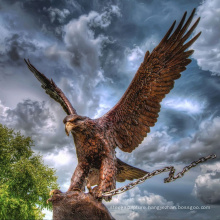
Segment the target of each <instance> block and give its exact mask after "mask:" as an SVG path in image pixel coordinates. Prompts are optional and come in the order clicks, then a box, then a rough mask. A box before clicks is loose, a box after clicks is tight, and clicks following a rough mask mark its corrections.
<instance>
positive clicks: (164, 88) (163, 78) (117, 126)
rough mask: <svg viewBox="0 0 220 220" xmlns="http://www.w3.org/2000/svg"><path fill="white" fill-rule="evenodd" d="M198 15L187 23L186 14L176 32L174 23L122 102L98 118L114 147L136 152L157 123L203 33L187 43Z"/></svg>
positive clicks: (146, 61)
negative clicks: (163, 106)
mask: <svg viewBox="0 0 220 220" xmlns="http://www.w3.org/2000/svg"><path fill="white" fill-rule="evenodd" d="M194 13H195V9H194V10H193V11H192V13H191V15H190V17H189V18H188V20H187V21H186V22H185V18H186V12H185V14H184V15H183V18H182V20H181V21H180V23H179V25H178V26H177V28H176V29H175V30H174V31H173V29H174V26H175V22H174V23H173V25H172V26H171V27H170V29H169V30H168V32H167V33H166V35H165V36H164V38H163V39H162V41H161V42H160V43H159V45H158V46H157V47H156V48H155V49H154V50H153V51H152V53H149V51H148V52H147V53H146V55H145V57H144V61H143V63H142V64H141V66H140V67H139V69H138V71H137V73H136V75H135V76H134V78H133V80H132V82H131V84H130V85H129V87H128V89H127V90H126V92H125V93H124V95H123V96H122V98H121V99H120V100H119V102H118V103H117V104H116V105H115V106H114V107H113V108H112V109H111V110H110V111H109V112H107V113H106V114H105V115H104V116H102V117H101V118H99V119H98V122H99V123H100V124H101V125H102V126H104V127H106V128H107V129H108V130H110V133H109V136H111V140H112V141H111V142H112V144H113V145H115V146H118V147H119V148H120V149H121V150H123V151H125V152H132V151H133V150H134V149H135V148H136V147H137V146H138V145H139V144H140V143H141V142H142V141H143V139H144V137H146V135H147V133H148V132H149V131H150V127H152V126H154V124H155V123H156V121H157V118H158V113H159V112H160V102H161V101H162V99H163V98H164V97H165V95H166V94H168V93H169V92H170V90H171V89H172V88H173V86H174V80H176V79H178V78H179V77H180V76H181V75H180V73H181V72H182V71H184V70H185V69H186V66H187V65H188V64H189V63H190V62H191V60H190V59H188V57H189V56H190V55H191V54H192V53H193V50H188V51H186V49H187V48H189V47H190V46H191V45H192V44H193V43H194V42H195V41H196V39H197V38H198V37H199V35H200V34H201V32H200V33H198V34H197V35H196V36H195V37H193V38H192V39H191V40H189V41H188V42H186V41H187V39H188V38H189V36H190V35H191V33H192V32H193V31H194V29H195V28H196V26H197V24H198V22H199V19H200V18H198V19H197V20H196V22H195V23H194V24H193V25H192V27H191V28H190V29H189V30H188V31H187V29H188V27H189V25H190V23H191V21H192V18H193V15H194ZM184 22H185V24H184ZM186 31H187V32H186ZM172 32H173V33H172ZM171 33H172V34H171Z"/></svg>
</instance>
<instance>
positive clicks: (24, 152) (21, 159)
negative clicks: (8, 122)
mask: <svg viewBox="0 0 220 220" xmlns="http://www.w3.org/2000/svg"><path fill="white" fill-rule="evenodd" d="M32 146H33V141H32V140H31V138H30V137H24V136H22V135H21V134H20V133H15V132H14V131H13V130H12V129H8V128H7V127H5V126H3V125H1V124H0V219H2V220H3V219H5V220H6V219H10V220H13V219H16V220H20V219H21V220H24V219H43V216H44V215H43V214H42V212H41V210H42V209H43V208H47V209H51V205H50V204H47V202H46V201H47V199H48V197H49V192H50V191H51V190H52V189H57V188H58V185H57V183H56V181H57V177H56V176H54V174H55V170H53V169H51V168H49V167H48V166H46V165H44V164H43V160H42V157H41V156H40V155H38V154H35V153H34V152H33V151H32V150H31V147H32Z"/></svg>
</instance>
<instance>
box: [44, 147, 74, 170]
mask: <svg viewBox="0 0 220 220" xmlns="http://www.w3.org/2000/svg"><path fill="white" fill-rule="evenodd" d="M44 161H45V162H46V163H47V164H51V165H52V166H53V167H54V168H56V169H61V167H65V166H71V165H72V164H73V163H74V161H75V163H76V157H75V155H73V154H72V153H71V152H70V150H69V149H68V148H67V147H64V148H62V149H59V151H57V152H52V153H47V154H45V155H44Z"/></svg>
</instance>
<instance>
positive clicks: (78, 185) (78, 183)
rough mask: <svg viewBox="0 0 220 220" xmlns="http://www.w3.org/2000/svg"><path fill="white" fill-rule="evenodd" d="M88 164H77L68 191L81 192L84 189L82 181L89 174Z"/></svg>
mask: <svg viewBox="0 0 220 220" xmlns="http://www.w3.org/2000/svg"><path fill="white" fill-rule="evenodd" d="M89 168H90V166H89V163H87V162H81V163H78V165H77V167H76V169H75V171H74V173H73V176H72V178H71V183H70V187H69V189H68V191H74V190H83V188H84V185H83V183H84V180H85V178H86V176H87V175H88V173H89Z"/></svg>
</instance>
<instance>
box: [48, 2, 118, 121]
mask: <svg viewBox="0 0 220 220" xmlns="http://www.w3.org/2000/svg"><path fill="white" fill-rule="evenodd" d="M119 11H120V10H119V8H118V7H116V6H115V7H113V6H111V7H109V8H106V10H105V11H104V12H103V13H100V14H99V13H97V12H95V11H91V12H90V13H89V14H88V15H81V16H80V17H79V18H78V19H73V20H71V21H70V22H69V23H68V24H67V25H65V26H64V36H63V41H64V47H63V45H62V48H61V46H59V45H57V44H53V45H51V46H50V47H48V48H47V50H46V51H45V54H46V55H47V56H48V57H50V58H53V59H54V60H58V59H61V60H62V61H63V62H64V63H65V64H67V66H68V67H69V68H70V69H71V70H72V72H73V74H74V81H73V80H72V79H70V78H69V79H68V80H62V82H61V83H62V84H63V85H64V84H65V85H64V86H63V85H62V86H61V88H65V89H66V91H68V93H69V97H71V98H70V100H71V101H74V106H76V110H77V112H78V113H79V114H83V115H88V116H90V117H94V115H96V114H97V111H98V108H99V102H100V98H101V96H102V93H98V92H96V88H97V86H98V84H99V83H100V82H106V81H109V80H110V79H108V78H107V77H105V76H104V74H103V70H102V68H101V67H100V61H99V58H100V56H101V55H102V49H103V47H104V45H105V44H106V43H110V41H109V38H108V37H107V36H104V35H103V34H99V35H97V36H96V35H95V33H94V31H93V29H92V27H97V26H98V27H101V28H106V27H108V26H109V25H110V24H111V19H112V17H113V16H117V17H118V16H119V15H120V13H119ZM67 89H68V90H67ZM85 103H87V105H85Z"/></svg>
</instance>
